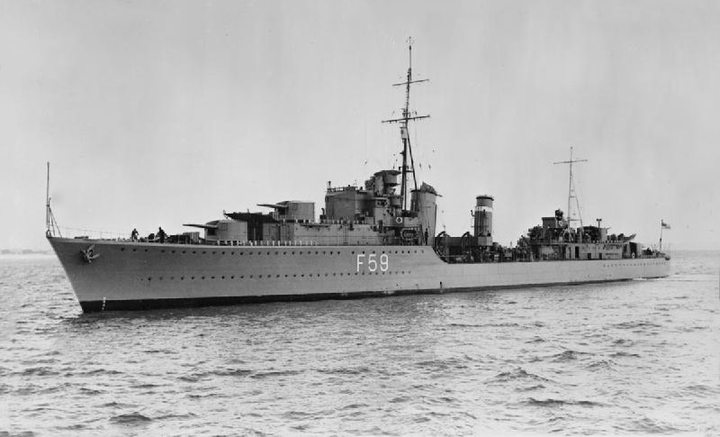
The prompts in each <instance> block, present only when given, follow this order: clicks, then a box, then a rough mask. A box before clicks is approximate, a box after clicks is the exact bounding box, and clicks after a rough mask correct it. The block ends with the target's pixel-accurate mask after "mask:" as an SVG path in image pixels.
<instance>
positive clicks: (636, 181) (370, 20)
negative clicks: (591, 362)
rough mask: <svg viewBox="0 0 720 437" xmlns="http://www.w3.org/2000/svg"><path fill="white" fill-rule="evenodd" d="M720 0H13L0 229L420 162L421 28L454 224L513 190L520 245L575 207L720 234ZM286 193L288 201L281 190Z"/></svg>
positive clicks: (498, 206) (623, 223)
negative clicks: (405, 131) (400, 121)
mask: <svg viewBox="0 0 720 437" xmlns="http://www.w3.org/2000/svg"><path fill="white" fill-rule="evenodd" d="M718 23H720V3H719V2H716V1H700V0H690V1H687V0H682V1H681V0H637V1H620V0H607V1H583V0H567V1H559V0H548V1H542V2H538V1H533V0H527V1H524V0H513V1H448V2H428V1H389V2H388V1H342V0H340V1H338V0H332V1H330V0H326V1H323V0H319V1H272V0H270V1H257V2H256V1H204V2H202V1H178V0H172V1H132V0H125V1H110V0H99V1H98V0H92V1H91V0H72V1H70V0H57V1H24V2H17V1H9V0H0V230H1V231H2V232H0V249H18V248H33V249H49V245H48V243H47V242H46V241H45V237H44V233H45V195H46V163H47V162H50V171H51V175H50V196H51V198H52V207H53V211H54V214H55V217H56V219H57V222H58V224H59V225H60V227H61V228H62V229H63V230H64V232H63V235H71V236H72V235H83V234H92V235H97V232H100V231H102V232H103V236H114V235H115V234H121V235H122V236H124V237H128V236H129V234H130V231H131V230H132V229H133V228H135V227H136V228H137V229H138V230H139V231H140V233H141V234H143V235H145V234H148V233H150V232H155V231H156V230H157V227H158V226H162V227H163V228H164V229H165V230H166V231H167V232H168V233H179V232H183V231H186V230H188V229H187V228H184V227H183V226H182V224H183V223H203V222H206V221H210V220H214V219H218V218H221V217H222V213H223V211H228V212H230V211H246V210H250V211H263V210H264V209H263V208H261V207H258V206H257V204H260V203H274V202H278V201H282V200H309V201H314V202H316V214H319V212H320V208H321V207H323V206H324V205H323V203H324V195H325V189H326V187H327V183H328V181H332V183H333V185H338V186H341V185H347V184H362V183H363V181H364V180H365V179H366V178H367V177H368V176H369V175H371V174H372V173H374V172H376V171H378V170H381V169H388V168H392V167H397V166H398V165H399V164H400V161H399V155H398V152H399V151H400V147H401V143H400V136H399V130H398V126H397V125H388V124H382V123H381V120H383V119H388V118H394V117H397V116H399V114H400V113H401V108H402V106H403V104H404V90H403V89H400V88H399V87H392V86H391V84H393V83H397V82H401V81H403V79H404V78H405V74H406V72H407V68H408V51H407V40H408V37H412V39H413V41H414V43H413V75H414V77H415V78H427V79H429V82H426V83H421V84H417V85H416V86H415V87H414V88H413V89H412V95H411V106H412V109H413V110H415V111H417V113H418V114H430V116H431V117H430V118H429V119H426V120H423V121H418V122H417V123H414V124H413V125H412V126H411V138H412V142H413V153H414V156H415V159H416V164H417V176H418V183H421V182H423V181H425V182H427V183H429V184H430V185H432V186H434V187H435V188H436V189H437V191H438V192H439V193H440V194H441V195H442V197H441V198H439V216H438V226H439V229H438V231H439V230H442V229H445V230H446V231H447V232H448V233H449V234H451V235H461V234H462V233H464V232H465V231H466V230H470V229H471V220H472V218H471V216H470V210H471V209H472V208H473V206H474V203H475V196H477V195H480V194H490V195H492V196H494V198H495V209H494V217H493V220H494V223H493V228H494V236H495V240H496V241H498V242H499V243H501V244H503V245H507V244H510V243H511V242H514V241H516V240H517V238H518V237H519V236H520V235H522V234H524V233H525V232H527V229H528V228H530V227H532V226H534V225H536V224H539V223H540V218H541V217H542V216H549V215H553V213H554V211H555V209H557V208H561V209H563V210H565V209H567V197H568V168H567V166H566V165H553V163H554V162H556V161H563V160H567V159H569V154H570V147H573V150H574V152H573V153H574V156H575V157H576V158H580V159H587V162H583V163H579V164H576V166H575V167H574V173H575V180H576V192H577V196H578V199H579V203H580V207H581V215H582V218H583V220H584V222H585V223H586V224H594V223H595V219H597V218H602V219H603V222H602V223H603V226H610V233H618V234H619V233H625V234H626V235H627V234H632V233H636V234H637V240H638V241H641V242H644V243H645V244H647V245H653V244H655V245H656V244H657V243H658V238H659V234H660V221H661V220H664V221H665V222H667V223H668V224H670V225H671V227H672V229H671V230H666V231H665V232H664V235H663V244H664V246H665V248H667V247H668V246H669V247H670V248H671V249H672V248H674V249H720V229H717V225H718V224H719V222H720V172H718V169H717V167H718V164H719V163H720V147H719V144H720V122H718V118H719V117H720V76H719V75H718V71H719V70H720V69H719V67H720V45H718V41H720V26H718ZM265 211H266V210H265Z"/></svg>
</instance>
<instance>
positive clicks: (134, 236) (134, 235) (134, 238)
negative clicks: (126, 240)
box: [130, 228, 138, 241]
mask: <svg viewBox="0 0 720 437" xmlns="http://www.w3.org/2000/svg"><path fill="white" fill-rule="evenodd" d="M130 240H131V241H138V230H137V228H133V230H132V232H131V233H130Z"/></svg>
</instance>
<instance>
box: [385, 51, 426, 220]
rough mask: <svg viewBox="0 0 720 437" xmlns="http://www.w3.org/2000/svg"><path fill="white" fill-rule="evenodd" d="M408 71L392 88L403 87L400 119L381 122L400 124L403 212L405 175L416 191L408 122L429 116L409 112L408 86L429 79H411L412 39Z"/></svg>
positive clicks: (405, 194)
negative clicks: (403, 104)
mask: <svg viewBox="0 0 720 437" xmlns="http://www.w3.org/2000/svg"><path fill="white" fill-rule="evenodd" d="M407 43H408V71H407V80H406V81H405V82H401V83H394V84H393V86H403V85H404V86H405V107H404V108H403V111H402V118H396V119H392V120H383V123H400V138H401V139H402V143H403V150H402V152H400V154H401V155H402V157H403V162H402V167H401V169H400V172H401V173H402V184H401V188H400V191H401V195H402V199H403V200H402V202H403V203H402V205H403V206H402V207H403V210H407V185H408V184H407V174H408V173H412V175H413V184H414V187H415V189H416V190H417V178H415V162H414V161H413V156H412V146H411V144H410V134H409V132H408V122H409V121H411V120H419V119H421V118H429V117H430V116H429V115H417V113H416V112H411V111H410V84H413V83H419V82H427V81H428V80H429V79H420V80H413V78H412V43H413V40H412V38H408V40H407ZM408 157H409V160H410V166H409V167H408Z"/></svg>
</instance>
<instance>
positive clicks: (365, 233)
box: [46, 45, 669, 312]
mask: <svg viewBox="0 0 720 437" xmlns="http://www.w3.org/2000/svg"><path fill="white" fill-rule="evenodd" d="M408 48H409V67H408V71H407V76H406V80H405V81H404V82H402V83H399V84H394V85H396V86H400V87H404V88H405V105H404V108H403V110H402V116H401V117H399V118H396V119H392V120H385V122H387V123H395V124H398V125H399V128H400V139H401V142H402V150H401V152H400V154H401V156H402V166H400V167H399V168H392V169H385V170H380V171H378V172H376V173H374V174H372V175H371V176H370V177H369V178H368V179H367V180H366V181H365V183H364V184H363V185H361V186H354V185H346V186H337V187H334V186H331V185H330V184H329V183H328V187H327V191H326V194H325V207H324V208H321V213H320V214H319V218H316V214H315V213H316V211H315V205H314V203H312V202H303V201H294V200H288V201H281V202H275V203H267V204H260V205H258V206H261V207H266V208H268V209H269V212H265V213H263V212H231V213H224V217H223V218H221V219H218V220H213V221H209V222H207V223H202V224H192V223H191V224H186V225H185V226H188V227H190V228H192V229H193V230H191V231H188V232H184V233H182V234H178V235H169V236H166V235H164V233H163V232H160V235H152V234H151V235H149V236H148V237H147V238H136V235H135V234H134V233H133V235H132V238H128V239H120V238H118V239H99V238H89V237H86V236H81V237H74V238H68V237H63V236H62V234H61V232H60V229H59V228H58V227H57V223H56V221H55V219H54V216H53V213H52V210H51V208H50V199H49V188H48V197H47V204H46V209H47V217H46V222H47V231H46V236H47V239H48V241H49V242H50V245H51V246H52V248H53V249H54V251H55V253H56V254H57V256H58V258H59V260H60V262H61V264H62V266H63V268H64V270H65V272H66V274H67V277H68V279H69V280H70V283H71V285H72V288H73V290H74V291H75V295H76V296H77V299H78V301H79V303H80V306H81V307H82V310H83V311H84V312H97V311H115V310H146V309H153V308H167V307H186V306H209V305H227V304H237V303H251V302H266V301H295V300H319V299H337V298H358V297H368V296H387V295H398V294H417V293H443V292H458V291H480V290H487V289H500V288H518V287H535V286H552V285H561V284H584V283H594V282H609V281H622V280H629V279H634V278H659V277H664V276H667V275H668V272H669V257H667V256H666V255H665V254H663V253H662V252H661V251H660V250H653V249H649V248H644V247H643V246H642V245H641V244H639V243H637V242H635V241H634V235H630V236H625V235H623V234H618V235H616V234H609V233H608V228H604V227H602V226H601V222H600V221H599V220H598V221H597V226H594V225H593V226H587V225H583V224H582V221H581V220H577V219H574V218H572V217H571V214H570V206H571V200H573V198H574V200H576V202H577V198H576V197H575V196H574V190H573V177H572V165H573V163H575V162H578V161H579V160H574V159H573V158H572V149H571V158H570V160H569V161H564V162H563V163H567V164H569V165H570V192H569V195H568V211H567V215H566V214H565V212H564V211H561V210H559V209H558V210H555V211H554V212H552V213H551V214H550V215H549V216H547V217H542V221H541V224H539V225H537V226H534V227H532V228H530V229H529V230H528V232H527V234H526V235H524V236H523V237H521V238H520V239H519V240H518V241H517V244H515V245H514V246H512V247H505V246H502V245H500V244H498V243H497V242H496V241H494V239H493V202H494V198H493V196H491V195H479V196H476V198H475V205H474V210H473V220H474V223H473V229H472V232H471V231H468V232H466V233H465V234H463V235H462V236H450V235H448V234H446V233H445V232H439V233H438V232H436V217H437V204H436V199H437V197H438V196H439V194H438V192H437V191H436V190H435V188H433V187H432V186H430V185H428V184H426V183H422V184H421V185H420V186H418V183H417V179H416V177H415V164H414V160H413V155H412V145H411V142H410V135H409V131H408V130H409V126H410V122H412V121H415V120H419V119H423V118H427V117H429V116H427V115H416V113H414V112H412V111H410V89H411V85H413V84H415V83H418V82H423V81H425V80H416V79H413V76H412V45H409V47H408ZM48 185H49V167H48ZM578 211H579V208H578ZM578 215H579V214H578ZM574 221H580V224H579V226H574V225H573V222H574ZM663 226H664V223H663ZM660 249H661V248H660Z"/></svg>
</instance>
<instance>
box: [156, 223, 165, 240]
mask: <svg viewBox="0 0 720 437" xmlns="http://www.w3.org/2000/svg"><path fill="white" fill-rule="evenodd" d="M165 237H167V234H166V233H165V231H163V228H162V226H160V227H158V231H157V239H158V241H160V242H161V243H164V242H165Z"/></svg>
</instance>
